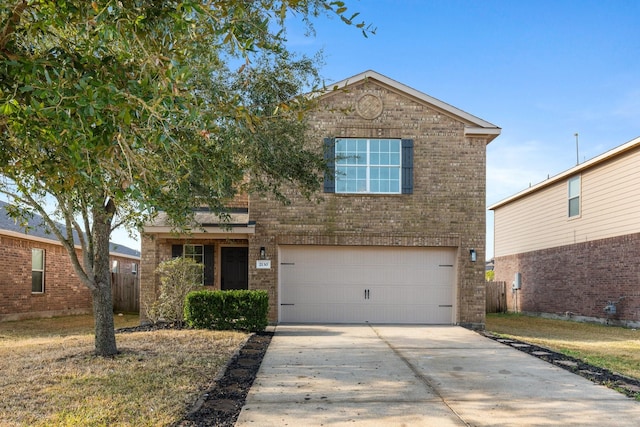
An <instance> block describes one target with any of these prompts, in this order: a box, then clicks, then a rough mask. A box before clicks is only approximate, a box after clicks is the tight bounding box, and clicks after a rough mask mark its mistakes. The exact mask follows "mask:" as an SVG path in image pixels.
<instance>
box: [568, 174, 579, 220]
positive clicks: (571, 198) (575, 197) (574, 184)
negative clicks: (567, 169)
mask: <svg viewBox="0 0 640 427" xmlns="http://www.w3.org/2000/svg"><path fill="white" fill-rule="evenodd" d="M572 190H574V191H573V192H572ZM581 196H582V179H581V177H580V175H576V176H572V177H571V178H569V180H568V181H567V216H568V217H569V218H579V217H580V215H581V213H582V206H581ZM572 202H573V207H574V208H575V209H577V211H576V212H572Z"/></svg>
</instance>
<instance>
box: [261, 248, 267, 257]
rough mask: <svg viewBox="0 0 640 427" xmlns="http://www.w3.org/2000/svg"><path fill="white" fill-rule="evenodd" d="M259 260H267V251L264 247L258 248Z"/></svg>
mask: <svg viewBox="0 0 640 427" xmlns="http://www.w3.org/2000/svg"><path fill="white" fill-rule="evenodd" d="M260 259H267V250H266V249H265V248H264V246H260Z"/></svg>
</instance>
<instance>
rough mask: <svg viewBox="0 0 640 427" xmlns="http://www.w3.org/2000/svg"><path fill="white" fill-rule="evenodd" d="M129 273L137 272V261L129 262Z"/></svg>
mask: <svg viewBox="0 0 640 427" xmlns="http://www.w3.org/2000/svg"><path fill="white" fill-rule="evenodd" d="M131 274H138V263H137V262H132V263H131Z"/></svg>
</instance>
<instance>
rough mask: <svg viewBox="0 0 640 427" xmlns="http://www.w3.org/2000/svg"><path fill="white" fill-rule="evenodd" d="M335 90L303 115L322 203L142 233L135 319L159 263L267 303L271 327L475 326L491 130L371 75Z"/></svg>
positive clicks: (270, 207) (266, 201) (264, 202)
mask: <svg viewBox="0 0 640 427" xmlns="http://www.w3.org/2000/svg"><path fill="white" fill-rule="evenodd" d="M332 87H334V88H336V87H337V88H339V89H338V90H331V91H328V92H326V93H325V94H323V95H322V96H320V97H319V106H318V108H316V109H315V110H314V111H313V112H311V113H310V114H309V116H308V119H309V123H310V124H311V128H312V129H311V132H312V133H313V134H314V135H322V137H320V138H318V140H317V141H316V143H317V144H318V145H317V148H318V149H319V150H320V149H322V148H323V146H324V149H325V153H326V154H327V161H328V164H329V165H330V167H331V168H332V169H334V170H335V172H336V173H335V176H334V175H333V174H332V175H331V176H328V177H325V180H324V188H320V189H319V191H321V192H322V191H323V192H324V194H322V198H323V199H322V201H321V202H320V203H318V202H317V201H314V200H307V199H306V198H304V197H302V196H300V195H298V194H296V193H295V192H291V193H289V194H288V196H289V197H290V200H291V204H290V205H288V206H283V205H282V204H281V203H279V202H277V201H275V200H274V199H273V198H269V197H260V196H255V195H252V196H251V197H250V200H247V202H246V204H245V205H244V206H242V207H241V209H237V210H235V211H234V212H233V214H232V219H231V222H232V227H231V229H230V230H225V229H223V228H221V227H219V224H218V221H217V219H216V218H215V216H213V215H211V214H207V213H199V214H198V218H199V221H200V222H201V223H202V224H203V228H204V229H205V230H206V232H204V233H203V232H199V231H195V228H194V232H193V234H192V235H191V236H189V238H188V240H185V239H184V238H179V237H176V236H175V235H172V234H171V232H170V231H171V230H170V229H169V228H168V227H166V226H164V225H163V221H162V219H160V220H159V221H158V222H156V223H154V224H150V225H148V226H147V227H145V228H144V230H143V233H142V235H143V237H142V263H141V300H142V304H141V306H142V307H144V306H145V304H149V303H150V302H151V301H152V300H153V299H154V298H155V297H156V292H157V288H158V280H157V277H156V276H155V275H154V269H155V268H156V266H157V265H158V263H160V262H161V261H163V260H167V259H170V258H171V257H172V256H178V255H180V254H186V255H187V256H190V257H193V258H196V259H198V260H199V261H203V262H204V264H205V279H204V284H205V285H209V286H211V287H212V288H215V289H233V288H249V289H265V290H267V291H268V292H269V298H270V321H272V322H305V323H363V322H371V323H416V324H461V325H464V326H468V327H474V328H482V327H484V319H485V317H484V316H485V301H484V298H485V297H484V271H485V267H484V252H485V251H484V248H485V215H486V213H485V155H486V146H487V144H488V143H489V142H490V141H492V140H493V139H494V138H495V137H497V136H498V135H499V134H500V128H498V127H496V126H495V125H493V124H491V123H488V122H486V121H484V120H482V119H479V118H477V117H475V116H472V115H471V114H468V113H466V112H464V111H461V110H459V109H457V108H455V107H453V106H451V105H448V104H446V103H444V102H442V101H439V100H437V99H434V98H432V97H430V96H428V95H425V94H424V93H421V92H419V91H416V90H415V89H412V88H410V87H407V86H405V85H403V84H401V83H398V82H396V81H394V80H392V79H390V78H388V77H385V76H383V75H380V74H378V73H376V72H374V71H367V72H364V73H361V74H358V75H356V76H354V77H351V78H349V79H347V80H344V81H342V82H339V83H337V84H335V85H332ZM343 89H345V90H343ZM141 311H142V310H141Z"/></svg>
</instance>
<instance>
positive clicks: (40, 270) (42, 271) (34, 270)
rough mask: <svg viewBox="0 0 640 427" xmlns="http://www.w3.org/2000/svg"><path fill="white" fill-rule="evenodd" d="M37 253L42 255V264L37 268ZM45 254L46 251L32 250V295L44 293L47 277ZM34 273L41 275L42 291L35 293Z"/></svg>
mask: <svg viewBox="0 0 640 427" xmlns="http://www.w3.org/2000/svg"><path fill="white" fill-rule="evenodd" d="M36 252H39V253H40V254H41V255H40V260H41V264H42V265H40V266H36V265H35V260H36V259H35V257H34V254H35V253H36ZM44 256H45V253H44V249H39V248H32V249H31V293H32V294H43V293H44V283H45V281H44V276H45V266H46V263H45V259H44ZM33 273H40V274H41V276H40V280H41V283H40V290H39V291H34V290H33V282H34V277H33Z"/></svg>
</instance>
